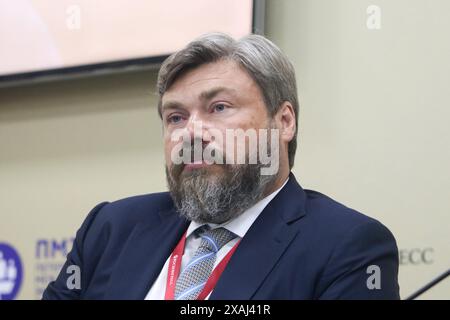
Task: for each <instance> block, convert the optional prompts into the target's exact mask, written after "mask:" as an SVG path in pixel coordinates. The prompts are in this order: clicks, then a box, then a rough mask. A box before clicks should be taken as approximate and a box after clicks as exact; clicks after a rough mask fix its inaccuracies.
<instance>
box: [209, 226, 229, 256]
mask: <svg viewBox="0 0 450 320" xmlns="http://www.w3.org/2000/svg"><path fill="white" fill-rule="evenodd" d="M200 237H201V238H202V243H201V245H200V246H205V247H207V248H208V249H209V250H210V251H213V252H218V251H219V250H220V248H222V247H223V246H224V245H225V244H227V243H228V242H230V241H231V240H233V239H234V238H236V235H235V234H234V233H233V232H231V231H229V230H227V229H225V228H223V227H220V228H216V229H211V230H206V231H205V232H203V233H201V234H200Z"/></svg>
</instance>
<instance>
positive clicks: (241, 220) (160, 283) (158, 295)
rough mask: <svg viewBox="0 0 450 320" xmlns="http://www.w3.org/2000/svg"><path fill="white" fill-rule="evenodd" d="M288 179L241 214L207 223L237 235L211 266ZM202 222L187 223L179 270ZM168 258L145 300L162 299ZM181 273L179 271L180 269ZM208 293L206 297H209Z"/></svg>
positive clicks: (197, 243)
mask: <svg viewBox="0 0 450 320" xmlns="http://www.w3.org/2000/svg"><path fill="white" fill-rule="evenodd" d="M288 180H289V178H288V179H286V181H285V182H284V184H283V185H282V186H281V187H280V188H279V189H277V190H275V191H274V192H272V193H271V194H269V195H268V196H267V197H265V198H264V199H261V200H260V201H258V202H257V203H256V204H255V205H254V206H253V207H251V208H249V209H247V210H246V211H244V212H243V213H242V214H241V215H239V216H238V217H237V218H235V219H233V220H230V221H227V222H225V223H223V224H220V225H218V224H212V223H208V225H209V226H210V228H211V229H215V228H219V227H224V228H226V229H227V230H229V231H231V232H233V233H234V234H236V235H237V237H236V238H234V239H233V240H231V241H230V242H228V243H227V244H225V245H224V246H223V247H222V248H221V249H220V250H219V252H218V253H217V259H216V261H215V263H214V266H213V268H215V267H216V266H217V265H218V264H219V263H220V261H221V260H222V259H223V258H224V257H225V256H226V255H227V253H228V252H229V251H230V250H231V248H233V246H234V245H235V244H236V243H237V242H238V241H239V240H240V239H242V238H243V237H244V235H245V234H246V233H247V231H248V229H250V227H251V225H252V224H253V222H255V220H256V218H258V216H259V215H260V214H261V212H262V211H263V210H264V208H265V207H266V206H267V205H268V204H269V202H270V201H271V200H272V199H273V198H274V197H275V196H276V195H277V193H278V192H279V191H280V190H281V189H282V188H283V187H284V185H285V184H286V183H287V181H288ZM203 225H204V224H199V223H197V222H195V221H192V222H191V223H190V224H189V227H188V229H187V233H186V244H185V250H184V254H183V258H182V259H181V270H183V269H184V267H185V266H186V265H187V264H188V262H189V261H190V260H191V258H192V257H193V256H194V253H195V251H196V250H197V248H198V247H199V246H200V242H201V237H199V236H197V235H196V233H195V232H194V231H195V230H197V229H198V228H199V227H201V226H203ZM169 260H170V256H169V258H167V260H166V263H165V264H164V266H163V268H162V270H161V272H160V273H159V276H158V278H157V279H156V281H155V282H154V283H153V285H152V287H151V289H150V291H149V292H148V294H147V296H146V297H145V300H164V296H165V293H166V282H167V272H168V266H169ZM180 273H181V271H180ZM209 296H210V295H208V297H207V298H206V299H208V298H209Z"/></svg>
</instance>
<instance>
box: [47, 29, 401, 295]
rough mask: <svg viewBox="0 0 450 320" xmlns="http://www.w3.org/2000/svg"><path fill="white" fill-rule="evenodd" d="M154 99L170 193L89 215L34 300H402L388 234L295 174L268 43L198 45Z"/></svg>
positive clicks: (283, 69) (210, 38)
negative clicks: (74, 276) (76, 281)
mask: <svg viewBox="0 0 450 320" xmlns="http://www.w3.org/2000/svg"><path fill="white" fill-rule="evenodd" d="M157 87H158V93H159V102H158V113H159V116H160V118H161V120H162V126H163V140H164V152H165V159H166V176H167V182H168V187H169V192H163V193H157V194H148V195H142V196H136V197H130V198H126V199H122V200H118V201H115V202H111V203H109V202H103V203H101V204H99V205H97V206H96V207H95V208H94V209H92V211H91V212H90V214H89V215H88V217H87V218H86V220H85V222H84V223H83V225H82V226H81V228H80V229H79V231H78V232H77V236H76V239H75V241H74V245H73V249H72V251H71V252H70V254H69V255H68V257H67V262H66V264H65V265H64V266H63V269H62V271H61V273H60V275H59V276H58V278H57V280H56V281H54V282H51V283H50V284H49V285H48V287H47V289H46V290H45V292H44V295H43V298H44V299H149V300H155V299H166V300H195V299H197V300H200V299H398V298H399V287H398V281H397V273H398V252H397V246H396V242H395V239H394V237H393V235H392V234H391V233H390V231H389V230H388V229H387V228H386V227H384V226H383V225H382V224H381V223H380V222H378V221H376V220H374V219H372V218H370V217H368V216H365V215H363V214H361V213H359V212H357V211H355V210H352V209H350V208H348V207H345V206H344V205H342V204H340V203H338V202H336V201H334V200H332V199H330V198H329V197H327V196H325V195H323V194H320V193H318V192H315V191H310V190H304V189H303V188H302V187H301V186H300V185H299V184H298V183H297V181H296V179H295V177H294V175H293V174H292V173H291V169H292V167H293V165H294V157H295V152H296V148H297V130H298V114H299V105H298V99H297V88H296V80H295V72H294V68H293V66H292V64H291V63H290V61H289V60H288V58H287V57H286V55H285V54H283V52H282V51H281V50H280V49H279V48H278V47H277V46H276V45H275V44H273V43H272V42H271V41H270V40H268V39H266V38H265V37H263V36H259V35H249V36H247V37H244V38H242V39H240V40H235V39H233V38H231V37H229V36H228V35H225V34H221V33H211V34H206V35H204V36H202V37H200V38H197V39H195V40H194V41H192V42H191V43H189V44H188V45H187V46H186V47H185V48H183V49H182V50H180V51H178V52H175V53H174V54H172V55H171V56H170V57H169V58H167V59H166V61H164V63H163V64H162V66H161V68H160V71H159V74H158V83H157ZM73 265H76V266H78V267H79V268H80V270H81V275H82V276H81V282H80V285H79V286H78V287H75V288H74V286H73V285H69V284H70V281H71V274H70V273H68V272H67V270H68V268H69V267H70V266H73Z"/></svg>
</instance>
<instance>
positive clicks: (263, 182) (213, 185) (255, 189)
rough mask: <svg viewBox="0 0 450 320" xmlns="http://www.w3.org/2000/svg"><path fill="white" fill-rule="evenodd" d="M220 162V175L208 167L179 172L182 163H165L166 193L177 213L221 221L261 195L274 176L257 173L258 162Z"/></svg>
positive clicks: (194, 217)
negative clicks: (212, 172)
mask: <svg viewBox="0 0 450 320" xmlns="http://www.w3.org/2000/svg"><path fill="white" fill-rule="evenodd" d="M222 166H223V169H224V171H223V173H221V174H220V175H213V174H211V173H210V172H209V170H208V168H199V169H194V170H192V171H189V172H183V171H182V170H183V167H184V166H183V165H174V166H172V167H171V169H170V170H168V168H167V167H166V178H167V182H168V186H169V190H170V194H171V196H172V199H173V201H174V204H175V207H176V208H177V210H178V212H179V213H180V215H181V216H183V217H185V218H187V219H188V220H191V221H195V222H198V223H215V224H221V223H224V222H226V221H229V220H231V219H234V218H236V217H238V216H239V215H240V214H242V213H243V212H244V211H245V210H247V209H248V208H250V207H252V206H253V205H254V204H255V203H257V202H258V201H259V200H260V199H262V198H263V196H264V194H265V192H266V191H267V189H268V186H270V185H273V183H274V182H275V180H276V178H277V175H261V167H262V165H261V164H242V165H227V164H224V165H222Z"/></svg>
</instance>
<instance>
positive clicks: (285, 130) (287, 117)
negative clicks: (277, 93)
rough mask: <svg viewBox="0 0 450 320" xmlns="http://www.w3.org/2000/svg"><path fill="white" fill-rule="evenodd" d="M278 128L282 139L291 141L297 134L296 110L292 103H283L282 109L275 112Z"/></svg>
mask: <svg viewBox="0 0 450 320" xmlns="http://www.w3.org/2000/svg"><path fill="white" fill-rule="evenodd" d="M275 119H276V123H277V126H278V128H279V129H280V139H281V141H283V142H287V143H289V142H290V141H291V140H292V139H294V136H295V130H296V125H295V111H294V107H293V106H292V104H291V103H290V102H288V101H285V102H283V103H282V104H281V107H280V109H279V110H278V111H277V113H276V114H275Z"/></svg>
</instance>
